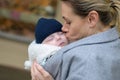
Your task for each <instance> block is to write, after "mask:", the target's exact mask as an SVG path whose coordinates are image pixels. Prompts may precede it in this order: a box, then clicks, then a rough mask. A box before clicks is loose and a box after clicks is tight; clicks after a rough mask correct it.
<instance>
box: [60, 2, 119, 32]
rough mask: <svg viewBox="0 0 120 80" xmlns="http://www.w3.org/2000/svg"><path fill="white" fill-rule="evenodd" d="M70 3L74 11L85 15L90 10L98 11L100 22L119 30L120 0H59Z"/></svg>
mask: <svg viewBox="0 0 120 80" xmlns="http://www.w3.org/2000/svg"><path fill="white" fill-rule="evenodd" d="M61 1H63V2H65V3H67V4H70V6H71V8H72V9H73V11H74V13H76V14H77V15H79V16H82V17H85V16H87V15H88V14H89V12H90V11H92V10H95V11H97V12H98V14H99V17H100V20H101V22H102V23H103V24H104V25H110V26H111V27H113V26H117V27H119V31H120V0H61Z"/></svg>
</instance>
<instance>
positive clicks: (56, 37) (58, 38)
mask: <svg viewBox="0 0 120 80" xmlns="http://www.w3.org/2000/svg"><path fill="white" fill-rule="evenodd" d="M42 43H43V44H50V45H55V46H60V47H63V46H65V45H67V44H68V40H67V38H66V37H65V34H64V33H63V32H55V33H53V34H51V35H49V36H48V37H47V38H45V40H44V41H43V42H42Z"/></svg>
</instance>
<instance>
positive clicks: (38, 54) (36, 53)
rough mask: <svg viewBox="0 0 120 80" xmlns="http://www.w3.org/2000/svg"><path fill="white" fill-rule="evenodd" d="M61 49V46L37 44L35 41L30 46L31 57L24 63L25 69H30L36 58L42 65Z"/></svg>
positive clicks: (29, 55)
mask: <svg viewBox="0 0 120 80" xmlns="http://www.w3.org/2000/svg"><path fill="white" fill-rule="evenodd" d="M59 49H61V47H58V46H53V45H48V44H37V43H35V41H33V42H32V43H31V44H30V45H29V46H28V58H29V59H28V60H26V61H25V63H24V66H25V69H27V70H30V68H31V65H32V63H33V61H34V60H36V61H37V62H38V63H39V64H40V65H44V64H45V62H46V60H47V59H48V58H50V57H51V56H52V55H53V54H55V53H56V51H58V50H59Z"/></svg>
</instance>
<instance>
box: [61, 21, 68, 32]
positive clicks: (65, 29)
mask: <svg viewBox="0 0 120 80" xmlns="http://www.w3.org/2000/svg"><path fill="white" fill-rule="evenodd" d="M62 31H63V32H65V33H66V32H67V31H68V27H67V24H65V23H64V24H63V26H62Z"/></svg>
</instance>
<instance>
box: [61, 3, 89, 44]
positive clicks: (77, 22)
mask: <svg viewBox="0 0 120 80" xmlns="http://www.w3.org/2000/svg"><path fill="white" fill-rule="evenodd" d="M62 17H63V19H64V24H63V27H62V31H63V32H65V35H66V37H67V39H68V40H69V42H73V41H76V40H79V39H81V38H84V37H86V36H88V35H89V23H88V19H87V17H84V18H82V17H80V16H78V15H76V14H75V13H74V12H73V10H72V8H71V7H70V5H69V4H67V3H64V2H62Z"/></svg>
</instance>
